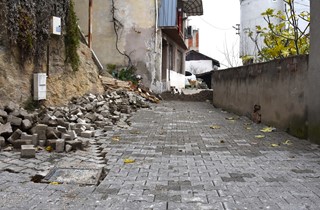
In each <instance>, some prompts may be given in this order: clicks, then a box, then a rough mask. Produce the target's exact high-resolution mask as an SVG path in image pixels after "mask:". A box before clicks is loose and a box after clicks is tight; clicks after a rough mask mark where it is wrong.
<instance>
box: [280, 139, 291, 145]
mask: <svg viewBox="0 0 320 210" xmlns="http://www.w3.org/2000/svg"><path fill="white" fill-rule="evenodd" d="M282 144H284V145H292V143H291V142H290V140H286V141H285V142H283V143H282Z"/></svg>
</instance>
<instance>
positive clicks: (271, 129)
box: [260, 127, 275, 133]
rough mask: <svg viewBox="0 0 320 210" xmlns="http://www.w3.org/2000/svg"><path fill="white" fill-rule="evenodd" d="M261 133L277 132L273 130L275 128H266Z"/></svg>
mask: <svg viewBox="0 0 320 210" xmlns="http://www.w3.org/2000/svg"><path fill="white" fill-rule="evenodd" d="M260 131H261V132H264V133H271V132H272V131H275V128H273V127H264V128H263V129H261V130H260Z"/></svg>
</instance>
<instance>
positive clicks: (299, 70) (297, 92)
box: [212, 56, 308, 138]
mask: <svg viewBox="0 0 320 210" xmlns="http://www.w3.org/2000/svg"><path fill="white" fill-rule="evenodd" d="M307 73H308V56H297V57H290V58H286V59H283V60H274V61H271V62H267V63H260V64H253V65H248V66H242V67H238V68H231V69H227V70H220V71H214V72H213V75H212V84H213V104H214V105H215V106H217V107H221V108H223V109H226V110H228V111H231V112H235V113H237V114H240V115H247V116H249V117H250V116H251V114H252V113H253V107H254V105H260V106H261V115H262V122H263V123H265V124H268V125H271V126H276V127H278V128H281V129H283V130H286V131H288V132H289V133H290V134H292V135H295V136H297V137H301V138H306V134H307V128H306V120H307V111H306V96H305V95H306V81H307V80H306V79H307Z"/></svg>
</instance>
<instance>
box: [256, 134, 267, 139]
mask: <svg viewBox="0 0 320 210" xmlns="http://www.w3.org/2000/svg"><path fill="white" fill-rule="evenodd" d="M254 137H256V138H257V139H262V138H264V137H266V136H265V135H255V136H254Z"/></svg>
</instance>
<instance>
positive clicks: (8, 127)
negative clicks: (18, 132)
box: [0, 122, 13, 135]
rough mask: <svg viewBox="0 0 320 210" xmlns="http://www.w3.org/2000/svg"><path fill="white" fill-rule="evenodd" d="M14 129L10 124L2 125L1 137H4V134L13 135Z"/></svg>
mask: <svg viewBox="0 0 320 210" xmlns="http://www.w3.org/2000/svg"><path fill="white" fill-rule="evenodd" d="M12 132H13V131H12V127H11V124H10V123H9V122H8V123H6V124H4V125H0V135H3V134H10V133H12Z"/></svg>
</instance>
